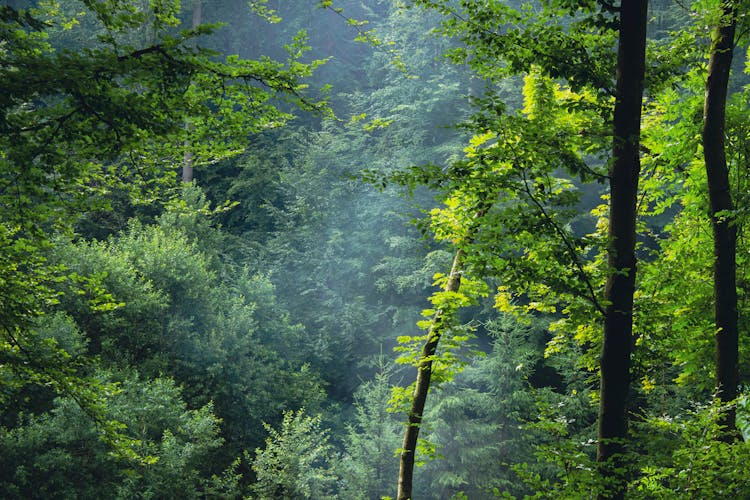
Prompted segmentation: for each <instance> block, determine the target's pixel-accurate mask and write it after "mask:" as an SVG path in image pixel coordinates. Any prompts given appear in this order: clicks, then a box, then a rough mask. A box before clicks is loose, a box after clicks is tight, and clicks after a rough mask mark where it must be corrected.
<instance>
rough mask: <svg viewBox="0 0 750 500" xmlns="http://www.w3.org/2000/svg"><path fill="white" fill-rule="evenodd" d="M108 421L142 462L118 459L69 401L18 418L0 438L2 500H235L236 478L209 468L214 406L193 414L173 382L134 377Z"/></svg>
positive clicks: (215, 432) (215, 436)
mask: <svg viewBox="0 0 750 500" xmlns="http://www.w3.org/2000/svg"><path fill="white" fill-rule="evenodd" d="M71 340H72V339H71ZM98 376H99V377H102V378H103V379H108V380H115V379H117V377H113V376H111V375H105V374H101V373H100V374H99V375H98ZM106 414H107V416H108V417H109V418H116V419H117V420H118V421H120V422H122V423H123V424H124V425H127V427H128V429H129V430H130V432H131V435H132V436H133V437H134V438H135V439H136V440H137V441H135V450H134V451H136V453H138V455H139V456H141V457H142V459H141V461H139V462H131V461H128V460H124V459H122V458H117V457H115V456H113V455H112V454H111V453H110V452H109V450H108V449H107V446H105V444H104V443H103V442H102V441H101V439H100V437H99V433H100V431H99V430H98V429H97V427H96V426H95V423H94V422H93V421H92V420H91V417H90V416H89V415H86V414H85V413H84V412H83V411H82V410H81V407H80V406H79V405H78V404H77V403H76V402H75V401H73V400H72V399H70V398H58V399H56V400H55V401H54V406H53V408H52V410H51V411H50V412H49V413H46V414H44V415H41V416H33V415H21V416H19V422H18V424H17V426H16V427H15V428H14V429H12V430H6V429H2V431H1V432H0V442H1V444H0V447H2V449H3V455H2V458H0V463H1V465H2V470H3V471H4V472H3V474H2V479H1V480H0V494H2V496H3V498H103V497H106V498H133V497H134V496H136V495H137V496H139V497H143V498H169V497H173V496H179V497H180V498H201V497H203V495H205V494H206V493H208V492H219V491H222V490H223V491H224V492H225V493H226V494H229V495H233V494H236V484H234V480H233V479H232V474H231V471H227V473H226V474H225V477H224V478H223V479H222V478H220V477H218V476H212V475H211V470H210V469H209V468H207V467H206V463H207V460H208V459H209V457H210V456H211V454H212V453H213V452H215V450H216V449H217V448H219V447H220V446H221V445H222V442H223V440H222V439H221V437H219V419H218V418H217V417H216V416H214V414H213V408H212V407H211V405H207V406H205V407H203V408H200V409H197V410H188V409H187V407H186V405H185V403H184V402H183V401H182V398H181V394H180V391H179V389H177V387H175V385H174V383H173V382H172V381H170V380H168V379H154V380H152V381H150V382H146V381H144V380H141V379H139V377H138V376H137V375H131V376H129V378H126V379H124V380H122V381H121V383H120V384H119V388H118V389H117V391H116V392H115V393H113V394H112V395H111V397H110V398H109V399H108V402H107V407H106Z"/></svg>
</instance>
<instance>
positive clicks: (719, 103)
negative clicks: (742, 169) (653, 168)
mask: <svg viewBox="0 0 750 500" xmlns="http://www.w3.org/2000/svg"><path fill="white" fill-rule="evenodd" d="M737 9H738V6H737V2H736V1H733V0H723V1H722V2H721V17H720V19H719V23H718V25H717V26H716V27H715V28H714V31H713V35H712V40H711V49H710V54H709V60H708V78H707V80H706V97H705V101H704V107H703V130H702V140H703V157H704V160H705V165H706V178H707V181H708V196H709V202H710V208H709V211H710V214H709V215H710V217H711V227H712V229H713V242H714V251H713V254H714V263H713V272H714V280H713V281H714V318H715V319H714V321H715V327H716V330H715V333H716V390H717V391H718V395H719V398H720V399H721V401H723V402H730V401H733V400H734V399H735V398H736V397H737V383H738V364H739V352H738V348H739V332H738V316H737V227H736V217H735V215H734V214H733V211H734V203H733V201H732V193H731V188H730V184H729V168H728V166H727V157H726V151H725V141H724V136H725V124H726V102H727V93H728V88H729V73H730V70H731V67H732V56H733V52H734V36H735V29H736V25H737ZM722 420H723V421H722V423H723V424H724V425H725V426H726V427H727V435H726V436H727V439H735V438H737V437H738V434H737V432H736V428H735V410H734V409H733V408H731V407H730V409H729V410H728V411H727V412H726V415H725V417H724V418H723V419H722Z"/></svg>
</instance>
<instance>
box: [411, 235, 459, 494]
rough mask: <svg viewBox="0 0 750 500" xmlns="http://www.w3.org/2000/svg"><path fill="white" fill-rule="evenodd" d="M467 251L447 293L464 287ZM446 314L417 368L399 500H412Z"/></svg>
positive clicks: (435, 323)
mask: <svg viewBox="0 0 750 500" xmlns="http://www.w3.org/2000/svg"><path fill="white" fill-rule="evenodd" d="M464 256H465V254H464V251H463V250H460V249H459V250H458V251H457V252H456V256H455V258H454V259H453V266H452V268H451V274H450V276H449V278H448V283H446V285H445V288H444V290H445V291H447V292H457V291H458V290H459V288H460V287H461V270H462V268H463V260H464ZM443 319H444V315H443V311H442V310H438V311H436V312H435V316H434V317H433V318H432V326H430V329H429V331H428V332H427V341H426V342H425V344H424V346H423V347H422V354H421V356H420V358H419V359H420V361H419V366H418V367H417V381H416V382H415V384H414V395H413V396H412V403H411V409H410V410H409V418H408V421H407V426H406V431H405V432H404V441H403V445H402V446H401V459H400V463H399V473H398V494H397V497H396V498H397V499H398V500H409V499H411V492H412V480H413V476H414V458H415V454H416V449H417V439H418V438H419V429H420V427H421V425H422V413H423V412H424V407H425V403H426V401H427V393H428V392H429V390H430V379H431V378H432V359H433V356H434V355H435V352H436V351H437V346H438V343H439V342H440V336H441V335H442V333H443V330H444V322H443Z"/></svg>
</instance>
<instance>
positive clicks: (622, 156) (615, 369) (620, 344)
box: [596, 0, 648, 499]
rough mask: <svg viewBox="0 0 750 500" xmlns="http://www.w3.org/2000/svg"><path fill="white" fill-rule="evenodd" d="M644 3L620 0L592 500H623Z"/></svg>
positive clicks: (641, 92)
mask: <svg viewBox="0 0 750 500" xmlns="http://www.w3.org/2000/svg"><path fill="white" fill-rule="evenodd" d="M647 13H648V0H623V1H622V4H621V7H620V36H619V46H618V51H617V83H616V90H615V92H616V100H615V110H614V117H613V121H614V123H613V125H614V131H613V147H612V152H613V162H612V166H611V167H610V171H609V176H610V205H609V207H610V210H609V229H608V238H609V243H608V250H607V253H608V265H609V273H610V275H609V277H608V279H607V284H606V288H605V300H606V303H607V307H606V310H605V318H604V338H603V346H602V353H601V358H600V362H601V387H600V403H599V439H598V444H597V457H596V458H597V462H598V470H599V474H600V477H601V478H602V480H603V484H604V486H605V487H606V488H605V491H604V492H603V493H600V494H599V498H615V499H620V498H624V495H625V490H626V487H627V474H626V473H625V467H624V466H625V457H624V452H625V440H626V438H627V431H628V417H627V411H628V409H627V399H628V392H629V390H630V353H631V348H632V344H633V292H634V291H635V274H636V257H635V241H636V236H635V226H636V216H637V213H636V203H637V195H638V177H639V174H640V157H639V145H640V123H641V102H642V99H643V85H644V83H643V82H644V73H645V59H646V22H647Z"/></svg>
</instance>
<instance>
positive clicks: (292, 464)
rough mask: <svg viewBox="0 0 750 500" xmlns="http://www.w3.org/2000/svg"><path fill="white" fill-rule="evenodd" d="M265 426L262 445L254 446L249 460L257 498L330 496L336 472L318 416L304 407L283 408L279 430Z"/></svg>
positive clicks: (325, 433)
mask: <svg viewBox="0 0 750 500" xmlns="http://www.w3.org/2000/svg"><path fill="white" fill-rule="evenodd" d="M265 428H266V430H267V431H268V432H269V436H268V438H267V439H266V446H265V448H263V449H260V448H258V449H257V450H255V459H254V460H253V470H254V471H255V474H256V476H257V482H256V483H255V485H254V487H253V491H254V493H256V494H257V495H259V496H260V498H284V499H287V498H289V499H291V498H312V499H318V498H320V499H321V500H322V499H325V498H333V488H334V485H335V483H336V480H337V476H336V475H335V473H334V471H333V469H332V463H333V453H332V449H331V445H330V444H329V443H328V439H329V438H328V431H326V430H323V429H321V427H320V416H319V415H318V416H315V417H309V416H307V415H305V411H304V409H301V410H298V411H296V412H295V411H287V412H284V418H283V420H282V422H281V428H280V429H279V430H276V429H274V428H272V427H271V426H270V425H268V424H266V425H265Z"/></svg>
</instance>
